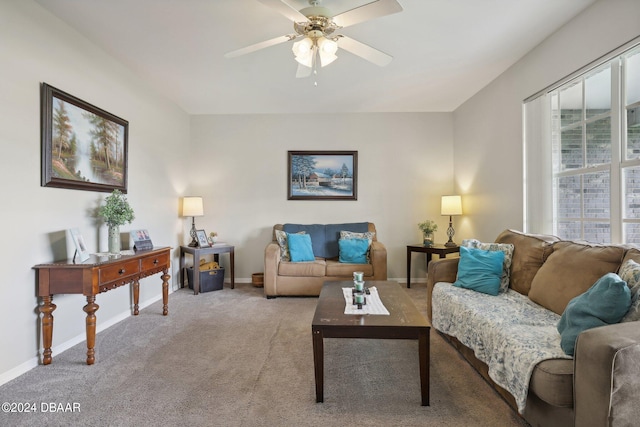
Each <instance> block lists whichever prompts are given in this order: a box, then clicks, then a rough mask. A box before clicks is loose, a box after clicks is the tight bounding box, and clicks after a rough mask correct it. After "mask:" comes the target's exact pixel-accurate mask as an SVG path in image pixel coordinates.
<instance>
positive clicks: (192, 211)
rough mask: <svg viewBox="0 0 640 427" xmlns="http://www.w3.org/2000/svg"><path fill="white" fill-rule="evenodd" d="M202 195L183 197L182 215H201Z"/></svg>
mask: <svg viewBox="0 0 640 427" xmlns="http://www.w3.org/2000/svg"><path fill="white" fill-rule="evenodd" d="M203 215H204V208H203V206H202V197H184V198H183V199H182V216H203Z"/></svg>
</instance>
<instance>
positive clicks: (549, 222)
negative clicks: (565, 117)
mask: <svg viewBox="0 0 640 427" xmlns="http://www.w3.org/2000/svg"><path fill="white" fill-rule="evenodd" d="M549 110H550V105H549V97H548V95H547V94H546V93H545V94H542V95H540V96H538V97H537V98H534V99H530V100H528V101H527V102H525V104H524V105H523V116H524V135H523V142H524V147H523V150H522V152H523V155H524V159H523V161H524V168H523V170H524V177H523V182H524V195H525V197H524V204H525V206H524V215H525V218H524V231H525V232H527V233H542V234H553V233H554V229H553V191H552V180H553V175H552V158H551V140H550V135H551V132H550V128H551V123H550V120H551V118H550V117H551V115H550V112H549Z"/></svg>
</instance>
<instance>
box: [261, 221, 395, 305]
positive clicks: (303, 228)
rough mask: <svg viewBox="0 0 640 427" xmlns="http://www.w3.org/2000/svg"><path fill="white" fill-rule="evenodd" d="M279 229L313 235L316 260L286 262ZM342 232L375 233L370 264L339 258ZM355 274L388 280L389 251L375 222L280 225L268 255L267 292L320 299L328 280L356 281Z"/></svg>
mask: <svg viewBox="0 0 640 427" xmlns="http://www.w3.org/2000/svg"><path fill="white" fill-rule="evenodd" d="M276 230H279V231H283V230H285V231H286V230H290V231H291V232H306V233H308V234H310V235H311V240H312V243H313V246H314V256H315V260H314V261H309V262H290V261H286V260H283V259H282V258H283V257H282V255H283V254H282V253H281V248H280V245H279V244H278V241H277V239H276ZM340 231H352V232H367V231H368V232H371V233H373V234H372V239H371V240H372V242H371V247H370V250H369V261H368V262H367V263H366V264H351V263H345V262H340V261H339V259H338V240H339V238H340ZM354 271H362V272H363V273H364V280H365V281H366V280H387V249H386V248H385V246H384V245H383V244H382V243H380V242H379V241H378V240H377V233H376V227H375V225H374V224H373V223H348V224H284V225H283V224H276V225H275V226H274V227H273V232H272V241H271V242H270V243H269V244H267V247H266V248H265V253H264V293H265V296H266V297H267V298H274V297H276V296H278V295H289V296H298V295H300V296H305V295H307V296H317V295H320V290H321V288H322V284H323V283H324V282H325V281H327V280H352V279H353V272H354Z"/></svg>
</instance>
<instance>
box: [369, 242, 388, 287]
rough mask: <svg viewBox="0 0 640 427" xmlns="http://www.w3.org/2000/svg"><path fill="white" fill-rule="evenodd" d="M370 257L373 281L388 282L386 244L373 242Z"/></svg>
mask: <svg viewBox="0 0 640 427" xmlns="http://www.w3.org/2000/svg"><path fill="white" fill-rule="evenodd" d="M369 257H370V258H371V266H372V267H373V280H387V248H386V247H385V246H384V244H382V243H380V242H378V241H373V242H371V249H370V250H369Z"/></svg>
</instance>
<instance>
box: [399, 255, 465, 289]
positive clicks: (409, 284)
mask: <svg viewBox="0 0 640 427" xmlns="http://www.w3.org/2000/svg"><path fill="white" fill-rule="evenodd" d="M411 252H422V253H425V254H427V266H429V262H430V261H431V256H432V255H433V254H438V255H440V258H446V256H447V254H453V253H456V252H460V246H445V245H433V246H424V245H407V288H410V287H411Z"/></svg>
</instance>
